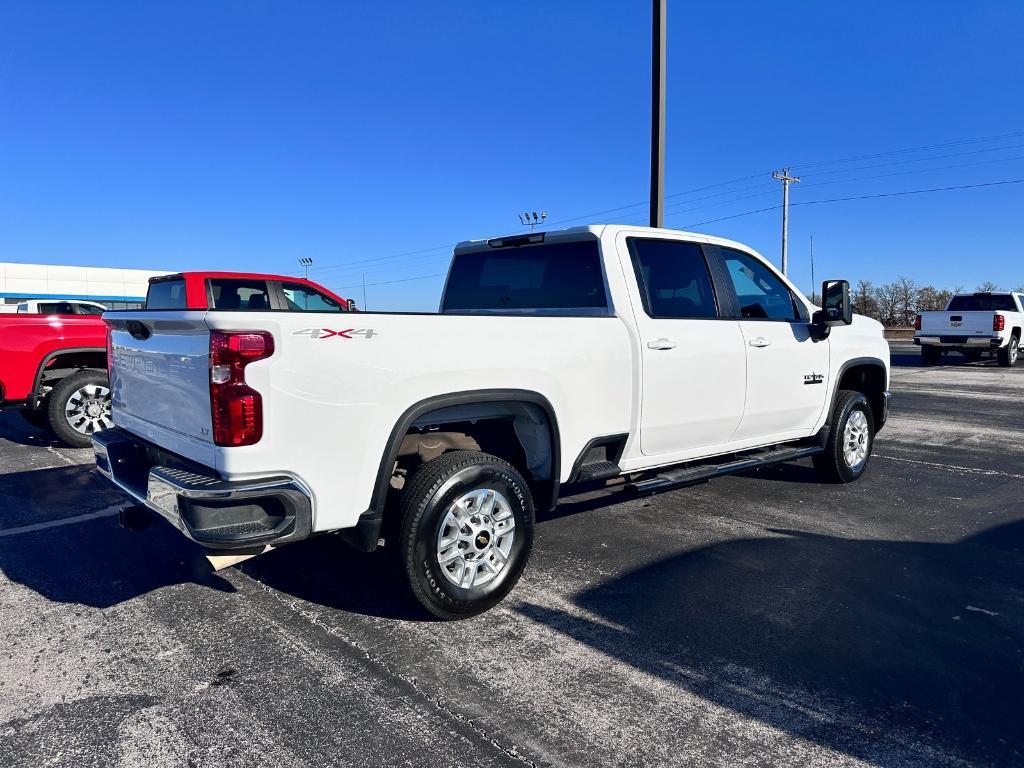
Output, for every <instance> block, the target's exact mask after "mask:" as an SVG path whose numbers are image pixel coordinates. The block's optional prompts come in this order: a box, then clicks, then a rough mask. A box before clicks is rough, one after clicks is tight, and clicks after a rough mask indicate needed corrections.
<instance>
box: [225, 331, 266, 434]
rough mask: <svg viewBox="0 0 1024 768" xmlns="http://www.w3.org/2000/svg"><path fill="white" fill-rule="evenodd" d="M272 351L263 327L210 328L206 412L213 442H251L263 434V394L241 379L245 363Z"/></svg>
mask: <svg viewBox="0 0 1024 768" xmlns="http://www.w3.org/2000/svg"><path fill="white" fill-rule="evenodd" d="M272 354H274V337H273V336H271V335H270V334H269V333H267V332H266V331H210V415H211V417H212V421H213V442H214V443H215V444H216V445H223V446H229V447H230V446H239V445H253V444H254V443H258V442H259V440H260V438H261V437H263V398H261V397H260V393H259V392H257V391H255V390H254V389H252V388H250V387H249V386H248V385H246V383H245V366H246V365H248V364H249V363H251V362H253V361H254V360H262V359H263V358H265V357H270V356H271V355H272Z"/></svg>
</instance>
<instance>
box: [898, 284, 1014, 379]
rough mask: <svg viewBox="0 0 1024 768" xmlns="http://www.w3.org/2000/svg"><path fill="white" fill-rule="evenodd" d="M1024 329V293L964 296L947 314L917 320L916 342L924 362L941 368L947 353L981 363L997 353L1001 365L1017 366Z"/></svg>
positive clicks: (925, 314)
mask: <svg viewBox="0 0 1024 768" xmlns="http://www.w3.org/2000/svg"><path fill="white" fill-rule="evenodd" d="M1022 329H1024V294H1020V293H1010V292H1009V291H1003V292H997V291H991V292H990V291H985V292H978V293H961V294H957V295H956V296H954V297H953V298H952V299H950V300H949V305H948V306H947V307H946V310H945V311H944V312H922V313H920V314H919V315H917V317H915V318H914V343H915V344H917V345H919V346H920V347H921V361H922V362H923V363H924V364H925V365H937V364H938V363H939V362H941V360H942V354H943V353H944V352H959V353H960V354H962V355H964V356H965V357H966V358H967V359H968V360H980V359H981V356H982V354H983V353H985V352H994V353H995V354H996V357H997V359H998V360H999V364H1000V365H1002V366H1004V367H1009V366H1012V365H1015V364H1016V363H1017V356H1018V354H1019V350H1020V344H1021V330H1022Z"/></svg>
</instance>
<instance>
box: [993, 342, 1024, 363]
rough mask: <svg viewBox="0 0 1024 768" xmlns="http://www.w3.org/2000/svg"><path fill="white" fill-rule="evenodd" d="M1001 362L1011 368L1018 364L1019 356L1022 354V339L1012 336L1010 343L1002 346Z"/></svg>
mask: <svg viewBox="0 0 1024 768" xmlns="http://www.w3.org/2000/svg"><path fill="white" fill-rule="evenodd" d="M998 355H999V364H1000V365H1001V366H1003V367H1004V368H1009V367H1011V366H1014V365H1016V364H1017V357H1018V356H1019V355H1020V341H1019V340H1018V339H1017V337H1016V336H1011V337H1010V343H1009V344H1007V345H1006V346H1005V347H1002V348H1000V350H999V352H998Z"/></svg>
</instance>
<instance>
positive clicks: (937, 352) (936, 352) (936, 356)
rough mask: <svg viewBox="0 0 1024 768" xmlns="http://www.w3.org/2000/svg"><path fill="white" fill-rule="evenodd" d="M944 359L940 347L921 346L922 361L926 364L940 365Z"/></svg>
mask: <svg viewBox="0 0 1024 768" xmlns="http://www.w3.org/2000/svg"><path fill="white" fill-rule="evenodd" d="M941 360H942V350H941V349H939V348H938V347H921V362H922V363H924V364H925V365H938V364H939V361H941Z"/></svg>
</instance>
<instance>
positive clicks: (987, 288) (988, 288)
mask: <svg viewBox="0 0 1024 768" xmlns="http://www.w3.org/2000/svg"><path fill="white" fill-rule="evenodd" d="M978 290H979V291H983V292H989V293H991V292H992V291H1001V290H1002V288H1000V287H999V286H998V285H996V284H995V283H993V282H992V281H991V280H986V281H985V282H984V283H982V284H981V285H979V286H978Z"/></svg>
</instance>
